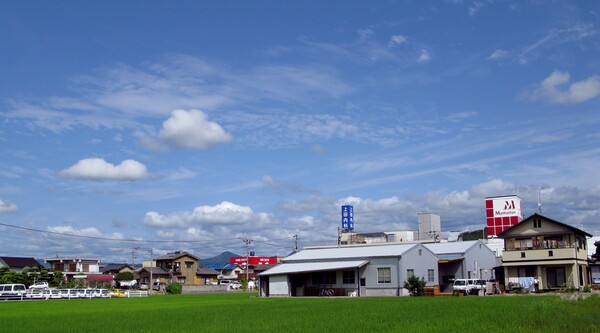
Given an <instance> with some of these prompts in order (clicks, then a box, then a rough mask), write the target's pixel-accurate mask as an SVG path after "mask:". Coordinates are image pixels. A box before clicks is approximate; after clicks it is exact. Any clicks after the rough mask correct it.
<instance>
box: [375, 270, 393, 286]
mask: <svg viewBox="0 0 600 333" xmlns="http://www.w3.org/2000/svg"><path fill="white" fill-rule="evenodd" d="M377 283H392V269H391V268H390V267H381V268H377Z"/></svg>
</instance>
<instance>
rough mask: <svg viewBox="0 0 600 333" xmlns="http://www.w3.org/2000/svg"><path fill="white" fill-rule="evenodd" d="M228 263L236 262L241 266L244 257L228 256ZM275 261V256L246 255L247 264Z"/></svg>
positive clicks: (266, 263)
mask: <svg viewBox="0 0 600 333" xmlns="http://www.w3.org/2000/svg"><path fill="white" fill-rule="evenodd" d="M229 263H230V264H236V265H240V266H243V265H245V264H246V257H231V258H229ZM276 263H277V257H258V256H250V257H248V264H249V265H252V266H256V265H275V264H276Z"/></svg>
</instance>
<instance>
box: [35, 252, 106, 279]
mask: <svg viewBox="0 0 600 333" xmlns="http://www.w3.org/2000/svg"><path fill="white" fill-rule="evenodd" d="M44 261H45V262H46V263H47V264H48V265H50V271H52V272H56V271H61V272H62V274H63V277H64V279H65V280H71V279H74V278H78V279H87V280H88V281H91V280H94V281H95V280H102V278H100V277H98V279H94V277H92V275H94V276H95V275H102V274H101V272H100V259H98V258H79V257H63V258H47V259H44Z"/></svg>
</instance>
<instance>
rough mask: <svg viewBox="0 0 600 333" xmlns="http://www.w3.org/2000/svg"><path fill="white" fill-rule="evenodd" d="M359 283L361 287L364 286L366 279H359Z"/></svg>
mask: <svg viewBox="0 0 600 333" xmlns="http://www.w3.org/2000/svg"><path fill="white" fill-rule="evenodd" d="M360 285H361V286H362V287H364V286H366V285H367V280H366V279H365V278H362V279H360Z"/></svg>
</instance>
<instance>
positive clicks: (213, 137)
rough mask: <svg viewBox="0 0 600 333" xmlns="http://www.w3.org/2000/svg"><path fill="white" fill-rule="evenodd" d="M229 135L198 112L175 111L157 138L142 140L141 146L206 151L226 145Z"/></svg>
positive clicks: (229, 138)
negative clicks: (212, 147)
mask: <svg viewBox="0 0 600 333" xmlns="http://www.w3.org/2000/svg"><path fill="white" fill-rule="evenodd" d="M231 140H232V136H231V134H229V133H227V132H225V130H224V129H223V128H222V127H221V125H219V124H217V123H215V122H213V121H209V120H208V116H207V115H206V114H205V113H204V112H202V111H199V110H190V111H186V110H175V111H173V112H171V117H170V118H169V119H167V120H165V121H164V122H163V124H162V128H161V129H160V132H159V133H158V137H157V138H144V139H142V144H144V145H145V146H146V147H147V148H157V149H166V148H189V149H198V150H201V149H206V148H209V147H211V146H214V145H218V144H223V143H228V142H230V141H231Z"/></svg>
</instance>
